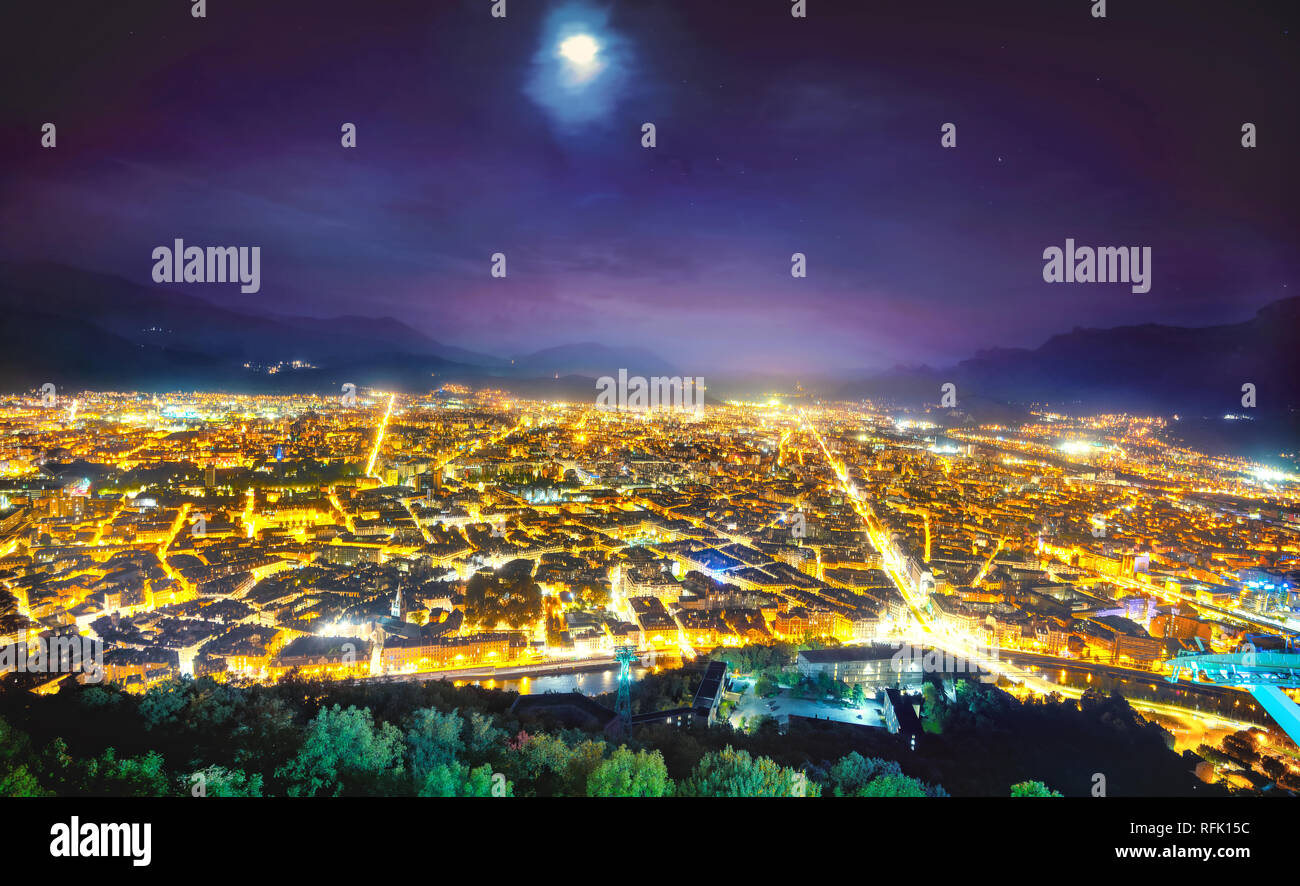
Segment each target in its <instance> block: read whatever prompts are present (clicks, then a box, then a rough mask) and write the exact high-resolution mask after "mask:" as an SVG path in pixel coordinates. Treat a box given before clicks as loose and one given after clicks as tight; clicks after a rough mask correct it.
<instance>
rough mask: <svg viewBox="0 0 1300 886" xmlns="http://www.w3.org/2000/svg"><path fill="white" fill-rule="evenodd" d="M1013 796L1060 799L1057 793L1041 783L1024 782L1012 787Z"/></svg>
mask: <svg viewBox="0 0 1300 886" xmlns="http://www.w3.org/2000/svg"><path fill="white" fill-rule="evenodd" d="M1011 796H1013V797H1059V796H1061V795H1060V794H1059V793H1057V792H1056V791H1054V790H1052V789H1051V788H1049V787H1048V786H1047V785H1045V784H1043V783H1042V782H1041V781H1022V782H1019V783H1017V784H1013V785H1012V786H1011Z"/></svg>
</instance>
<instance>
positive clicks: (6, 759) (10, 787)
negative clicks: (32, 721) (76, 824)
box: [0, 718, 49, 797]
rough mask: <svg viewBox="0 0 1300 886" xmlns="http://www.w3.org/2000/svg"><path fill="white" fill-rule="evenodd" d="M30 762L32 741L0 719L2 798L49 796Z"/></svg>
mask: <svg viewBox="0 0 1300 886" xmlns="http://www.w3.org/2000/svg"><path fill="white" fill-rule="evenodd" d="M30 761H31V740H30V739H29V738H28V737H27V735H26V734H25V733H22V732H19V731H18V730H17V729H14V728H13V727H12V726H10V725H9V723H8V722H7V721H6V720H4V719H3V718H0V797H44V796H48V795H49V792H48V791H46V790H45V789H44V788H42V787H41V785H40V781H39V780H38V779H37V777H36V776H35V775H34V774H33V773H32V770H31V766H29V765H28V764H29V762H30Z"/></svg>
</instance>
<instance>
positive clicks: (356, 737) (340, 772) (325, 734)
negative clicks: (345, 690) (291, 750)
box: [276, 705, 402, 797]
mask: <svg viewBox="0 0 1300 886" xmlns="http://www.w3.org/2000/svg"><path fill="white" fill-rule="evenodd" d="M401 774H402V733H401V732H400V731H398V729H397V727H396V726H394V725H392V724H391V723H385V724H383V725H382V726H379V727H376V726H375V724H374V721H373V720H372V718H371V715H370V709H369V708H357V707H349V708H348V709H347V710H343V709H341V708H340V707H339V706H338V705H334V707H332V708H324V709H322V710H321V712H320V713H319V714H318V715H317V716H316V719H314V720H312V722H311V725H310V726H308V728H307V737H306V739H305V740H304V741H303V744H302V748H301V749H300V750H299V751H298V753H297V755H296V756H294V758H293V759H292V760H290V761H289V762H288V763H287V764H285V765H284V766H282V767H280V769H278V770H276V777H277V778H282V779H284V780H285V782H286V785H287V791H288V794H289V796H291V797H315V796H333V797H337V796H341V795H349V794H351V795H356V794H373V793H383V787H384V786H385V784H388V783H391V781H392V780H394V779H396V778H397V777H399V776H400V775H401Z"/></svg>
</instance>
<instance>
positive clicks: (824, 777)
mask: <svg viewBox="0 0 1300 886" xmlns="http://www.w3.org/2000/svg"><path fill="white" fill-rule="evenodd" d="M651 682H652V684H653V685H651V686H647V687H646V690H648V691H646V692H645V694H644V695H643V697H642V698H641V699H639V701H640V702H641V704H639V705H638V707H642V709H647V708H649V709H653V708H654V707H656V706H657V705H659V704H667V703H670V702H675V701H677V700H678V699H680V698H684V697H685V696H686V695H687V693H688V691H689V687H690V683H689V682H688V681H686V680H685V678H684V675H680V674H675V673H674V672H665V673H664V674H663V675H662V676H660V677H657V678H656V679H655V680H653V681H651ZM515 698H516V696H515V694H514V693H510V692H502V691H499V690H489V689H483V688H481V687H477V686H462V687H457V686H455V685H453V684H449V683H444V682H442V681H423V682H408V683H383V684H338V683H316V682H304V681H298V680H287V681H284V682H281V683H279V684H276V685H272V686H261V685H250V686H235V685H229V684H223V683H218V682H216V681H213V680H211V679H208V678H204V679H199V680H190V679H183V680H178V681H173V682H169V683H166V684H162V685H159V686H156V687H154V688H152V689H150V690H149V691H148V692H147V693H145V694H144V695H139V696H137V695H131V694H128V693H124V692H122V691H120V690H117V689H115V688H113V687H111V686H75V685H74V686H69V687H67V688H65V689H64V690H63V691H61V692H59V693H57V694H55V695H48V696H38V695H34V694H31V693H27V692H23V691H19V690H16V689H13V688H11V689H8V690H7V691H4V692H0V749H2V750H0V793H3V794H6V795H47V794H54V795H66V796H80V795H101V796H104V795H107V796H120V795H147V796H153V795H191V794H195V793H204V794H206V795H207V796H217V795H250V796H258V795H260V796H272V795H274V796H356V795H425V796H554V795H563V796H586V795H590V796H624V795H626V796H667V795H680V796H732V795H738V796H749V795H757V796H791V795H795V796H930V797H932V796H945V795H947V794H948V793H949V792H951V793H952V794H953V795H958V796H960V795H981V796H1007V795H1008V794H1009V793H1011V792H1012V786H1013V785H1015V786H1017V788H1018V795H1021V796H1032V795H1036V794H1037V795H1050V794H1051V792H1052V791H1059V792H1061V793H1064V794H1066V795H1081V796H1086V795H1088V794H1089V793H1090V792H1092V791H1093V789H1094V785H1095V778H1094V776H1095V775H1096V774H1098V773H1100V774H1102V775H1103V777H1104V778H1105V779H1106V781H1107V789H1108V792H1109V793H1110V794H1111V795H1120V794H1129V795H1133V794H1154V795H1189V794H1192V793H1196V792H1201V793H1205V792H1212V791H1215V790H1217V789H1216V788H1214V787H1213V786H1208V785H1203V784H1202V783H1201V782H1199V781H1198V780H1196V779H1195V778H1194V776H1193V775H1192V774H1191V771H1190V770H1191V769H1193V768H1194V765H1195V762H1197V761H1199V758H1197V757H1195V756H1194V755H1191V754H1186V755H1183V756H1179V755H1178V754H1175V753H1173V752H1171V751H1170V750H1169V742H1168V734H1167V733H1165V732H1164V731H1163V730H1161V729H1160V728H1159V727H1155V726H1151V725H1150V724H1147V723H1146V722H1145V721H1143V720H1142V719H1141V718H1140V717H1138V716H1137V715H1136V714H1134V713H1133V712H1132V711H1131V710H1130V709H1129V708H1128V705H1127V704H1126V703H1125V702H1124V700H1123V699H1122V698H1120V697H1118V696H1111V697H1096V696H1090V697H1086V698H1085V699H1084V701H1083V703H1082V704H1079V703H1075V702H1070V701H1061V700H1056V699H1050V700H1045V701H1033V702H1027V703H1024V702H1019V701H1017V700H1016V699H1015V698H1013V697H1012V696H1010V695H1008V694H1007V693H1005V692H1002V691H1001V690H998V689H997V688H996V687H990V686H984V685H981V684H978V683H969V684H961V688H960V689H959V691H958V693H957V697H956V701H955V702H954V701H949V700H948V699H947V698H946V697H941V698H934V697H932V700H931V706H932V707H933V709H932V710H928V711H927V712H926V713H927V715H928V717H929V718H931V719H934V720H935V722H937V723H938V724H939V729H940V734H937V735H929V734H927V735H925V736H923V737H922V740H921V741H919V742H918V743H917V747H916V749H915V750H913V749H911V748H910V746H909V745H908V743H906V742H905V741H904V740H903V739H901V738H900V737H899V736H895V735H890V734H889V733H888V732H886V731H885V730H883V729H878V728H864V727H860V726H852V725H848V724H841V723H834V722H830V721H821V720H818V721H803V720H798V719H796V720H795V721H794V722H792V723H791V725H790V727H789V728H788V729H787V730H786V731H785V732H781V731H780V730H778V729H777V727H776V724H775V723H774V722H772V721H770V720H769V721H764V722H762V723H761V724H760V725H759V726H758V728H757V729H755V730H754V731H753V732H751V733H744V732H740V731H734V730H732V729H731V728H730V727H728V726H726V725H720V726H712V727H704V726H695V727H689V728H678V727H673V726H667V725H658V726H649V727H642V728H638V729H636V730H635V731H634V733H633V734H632V735H631V736H629V737H626V738H624V739H621V740H619V741H614V740H611V739H610V738H609V737H608V736H606V735H605V734H604V733H601V732H587V731H582V730H576V729H564V728H562V727H560V726H559V725H558V724H556V723H554V722H548V721H546V720H545V719H544V718H534V717H522V718H521V717H518V716H516V715H514V714H512V713H511V712H510V710H509V709H510V706H511V704H512V703H513V701H514V699H515ZM1027 783H1038V784H1037V786H1033V787H1026V786H1025V785H1026V784H1027ZM1039 788H1041V791H1039Z"/></svg>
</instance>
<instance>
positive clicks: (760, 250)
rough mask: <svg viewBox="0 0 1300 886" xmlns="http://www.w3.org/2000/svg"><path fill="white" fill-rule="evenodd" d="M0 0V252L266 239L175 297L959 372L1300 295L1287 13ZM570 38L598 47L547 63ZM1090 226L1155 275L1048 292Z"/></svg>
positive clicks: (691, 363)
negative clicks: (582, 60) (241, 267)
mask: <svg viewBox="0 0 1300 886" xmlns="http://www.w3.org/2000/svg"><path fill="white" fill-rule="evenodd" d="M5 6H6V9H5V12H4V13H3V15H2V17H0V30H2V31H3V32H4V33H5V34H6V36H7V37H8V38H9V41H8V45H7V48H6V52H5V53H4V54H3V55H4V56H5V57H4V58H3V60H0V73H2V74H3V81H2V82H3V83H4V84H5V85H4V88H3V90H0V107H2V108H3V113H2V115H0V213H3V216H2V217H0V230H3V232H4V236H3V238H0V258H3V259H5V260H17V261H28V260H52V261H57V262H61V263H64V264H69V265H74V266H77V267H80V268H86V269H90V270H95V271H104V272H111V273H114V274H118V275H120V276H122V277H125V278H127V279H129V280H132V281H135V282H138V283H140V284H142V285H152V280H151V270H152V266H153V262H152V260H151V258H150V255H151V251H152V250H153V248H154V247H155V246H159V245H170V244H171V242H172V240H173V239H174V238H176V237H183V238H184V239H185V241H186V242H187V244H190V245H201V246H206V245H243V246H254V245H256V246H260V247H261V248H262V262H261V265H262V267H261V273H262V289H261V292H259V293H258V294H256V295H245V294H241V293H240V292H239V289H238V287H237V286H219V285H198V286H189V287H185V286H176V287H174V288H175V289H177V290H178V291H187V292H190V293H191V294H194V295H198V296H200V297H202V298H205V299H208V300H211V301H215V302H219V303H221V304H223V305H226V306H228V307H232V308H236V309H242V310H254V311H268V312H283V313H300V314H308V315H312V316H322V317H326V316H334V315H339V314H362V315H367V316H385V315H388V316H394V317H397V318H399V319H401V320H403V321H405V322H407V323H409V324H410V325H412V326H413V327H415V328H417V329H419V330H421V331H422V332H425V333H427V334H429V335H431V336H433V337H435V338H437V339H439V340H440V341H443V342H446V343H449V344H455V345H459V346H461V347H466V348H471V349H476V350H482V351H487V352H490V353H494V354H499V355H512V354H517V353H523V352H527V351H531V350H536V349H538V348H542V347H548V346H552V345H559V344H565V343H571V342H581V341H599V342H602V343H605V344H609V345H615V346H639V347H644V348H647V349H649V350H651V351H654V352H656V353H659V354H661V355H663V356H664V357H666V358H668V359H670V360H672V361H673V362H674V363H676V364H677V365H678V366H679V367H680V368H681V369H682V370H683V371H685V372H687V373H688V374H692V375H694V374H708V373H717V372H723V371H728V372H730V371H744V370H765V371H774V370H778V371H779V370H781V369H788V370H792V371H796V372H801V371H808V370H832V369H850V368H857V367H881V366H889V365H893V364H895V363H900V362H901V363H909V364H913V363H920V362H928V363H931V364H944V363H949V362H953V361H955V360H958V359H961V358H964V357H966V356H969V355H971V354H972V353H974V352H975V351H976V350H978V349H980V348H985V347H991V346H1026V347H1035V346H1037V345H1039V344H1041V343H1042V342H1043V341H1044V340H1045V339H1046V338H1047V337H1048V336H1050V335H1051V334H1053V333H1057V332H1065V331H1069V330H1070V329H1071V328H1072V327H1075V326H1094V327H1098V326H1113V325H1121V324H1129V323H1144V322H1161V323H1175V324H1184V325H1206V324H1213V323H1220V322H1229V321H1236V320H1244V319H1247V318H1248V317H1250V316H1251V315H1253V313H1254V311H1255V310H1256V309H1258V308H1259V307H1260V306H1262V305H1264V304H1267V303H1269V302H1271V301H1274V300H1277V299H1279V298H1284V297H1287V296H1291V295H1296V294H1297V290H1298V289H1300V285H1297V275H1296V271H1297V262H1298V259H1297V253H1296V248H1295V244H1296V243H1297V234H1298V233H1300V230H1298V228H1300V225H1298V224H1297V219H1298V212H1300V210H1297V188H1296V179H1295V173H1294V167H1293V165H1292V163H1293V159H1294V158H1295V156H1296V154H1297V145H1298V144H1300V131H1298V129H1300V127H1298V126H1297V114H1296V110H1297V109H1296V98H1295V96H1296V85H1297V83H1300V76H1298V75H1300V70H1298V69H1300V62H1298V61H1297V60H1298V59H1300V54H1297V52H1296V47H1295V32H1294V26H1295V18H1296V15H1295V9H1296V6H1295V4H1290V3H1288V4H1281V3H1279V4H1277V7H1276V8H1277V9H1284V8H1285V9H1286V10H1287V11H1286V12H1284V13H1277V12H1273V11H1271V10H1272V8H1273V7H1270V5H1268V4H1265V3H1246V2H1237V3H1221V2H1215V3H1208V2H1207V3H1198V2H1188V0H1177V2H1174V0H1170V2H1163V0H1161V2H1156V0H1109V2H1108V3H1107V13H1108V15H1107V17H1106V18H1105V19H1095V18H1093V17H1092V15H1091V13H1090V9H1091V7H1092V2H1091V0H1034V2H994V3H984V2H960V3H959V2H926V0H908V2H902V3H898V2H883V0H882V2H874V0H854V2H849V0H808V17H807V18H806V19H795V18H792V17H791V15H790V6H791V4H790V2H789V0H747V2H738V0H737V2H703V0H672V2H662V3H661V2H649V0H636V2H631V0H622V2H614V3H609V4H595V3H591V4H588V3H550V2H543V0H508V2H507V9H508V15H507V17H506V18H504V19H496V18H493V17H492V16H491V14H490V9H491V6H492V2H491V0H472V2H471V0H456V2H439V0H422V2H404V0H383V2H379V0H373V2H368V3H362V2H347V3H344V2H332V0H310V2H307V0H275V2H270V0H266V2H235V0H209V2H208V3H207V17H206V18H205V19H195V18H193V17H192V16H191V12H190V6H191V4H190V2H189V0H151V2H121V3H111V4H110V3H102V2H97V3H83V2H72V3H65V2H59V3H50V2H46V0H11V2H7V3H6V4H5ZM1235 7H1248V8H1246V9H1237V8H1235ZM56 9H57V11H56ZM1198 9H1199V10H1200V11H1197V10H1198ZM574 33H585V34H588V35H590V36H591V37H592V38H593V39H594V41H595V43H596V45H597V46H598V50H597V53H596V56H595V57H594V60H593V63H592V66H591V69H590V70H588V69H586V68H583V69H581V70H577V71H576V72H575V69H574V68H573V66H572V63H570V62H566V61H565V60H564V59H563V58H561V57H560V56H559V55H558V54H557V46H558V45H559V43H560V41H561V40H563V39H564V38H565V37H566V36H571V35H572V34H574ZM573 80H581V81H583V82H580V83H576V84H575V83H573V82H571V81H573ZM47 121H49V122H54V123H56V124H57V126H58V147H57V148H56V149H54V150H47V149H42V148H41V146H40V128H41V124H42V123H44V122H47ZM1247 121H1249V122H1253V123H1255V124H1256V125H1257V127H1258V138H1259V147H1257V148H1254V149H1245V148H1243V147H1242V146H1241V143H1240V140H1241V125H1242V123H1243V122H1247ZM345 122H352V123H355V124H356V126H357V143H358V146H357V147H356V148H355V149H344V148H343V147H341V145H340V127H341V125H342V124H343V123H345ZM644 122H653V123H654V124H655V125H656V127H657V137H658V146H657V147H656V148H654V149H646V148H643V147H642V146H641V125H642V123H644ZM945 122H953V123H955V124H956V125H957V128H958V129H957V147H956V148H954V149H948V150H945V149H943V148H942V147H941V146H940V126H941V125H942V124H943V123H945ZM1066 237H1073V238H1075V239H1076V240H1077V241H1078V242H1079V243H1080V244H1088V245H1094V246H1102V245H1106V246H1109V245H1117V246H1118V245H1133V246H1150V247H1151V248H1152V251H1153V264H1154V267H1153V285H1152V288H1151V291H1150V292H1149V293H1146V294H1142V295H1139V294H1134V293H1133V292H1131V290H1130V287H1129V286H1126V285H1122V284H1114V285H1100V284H1096V285H1061V284H1057V285H1049V284H1047V283H1044V282H1043V279H1042V269H1043V259H1042V252H1043V249H1044V248H1045V247H1048V246H1052V245H1057V246H1060V245H1062V244H1063V243H1064V240H1065V238H1066ZM494 252H503V253H505V254H506V256H507V261H508V270H509V276H508V278H506V279H504V280H500V279H493V278H491V277H490V276H489V257H490V256H491V254H492V253H494ZM794 252H803V253H805V254H806V255H807V257H808V277H807V279H803V280H797V279H794V278H792V277H791V275H790V256H791V254H792V253H794Z"/></svg>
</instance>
